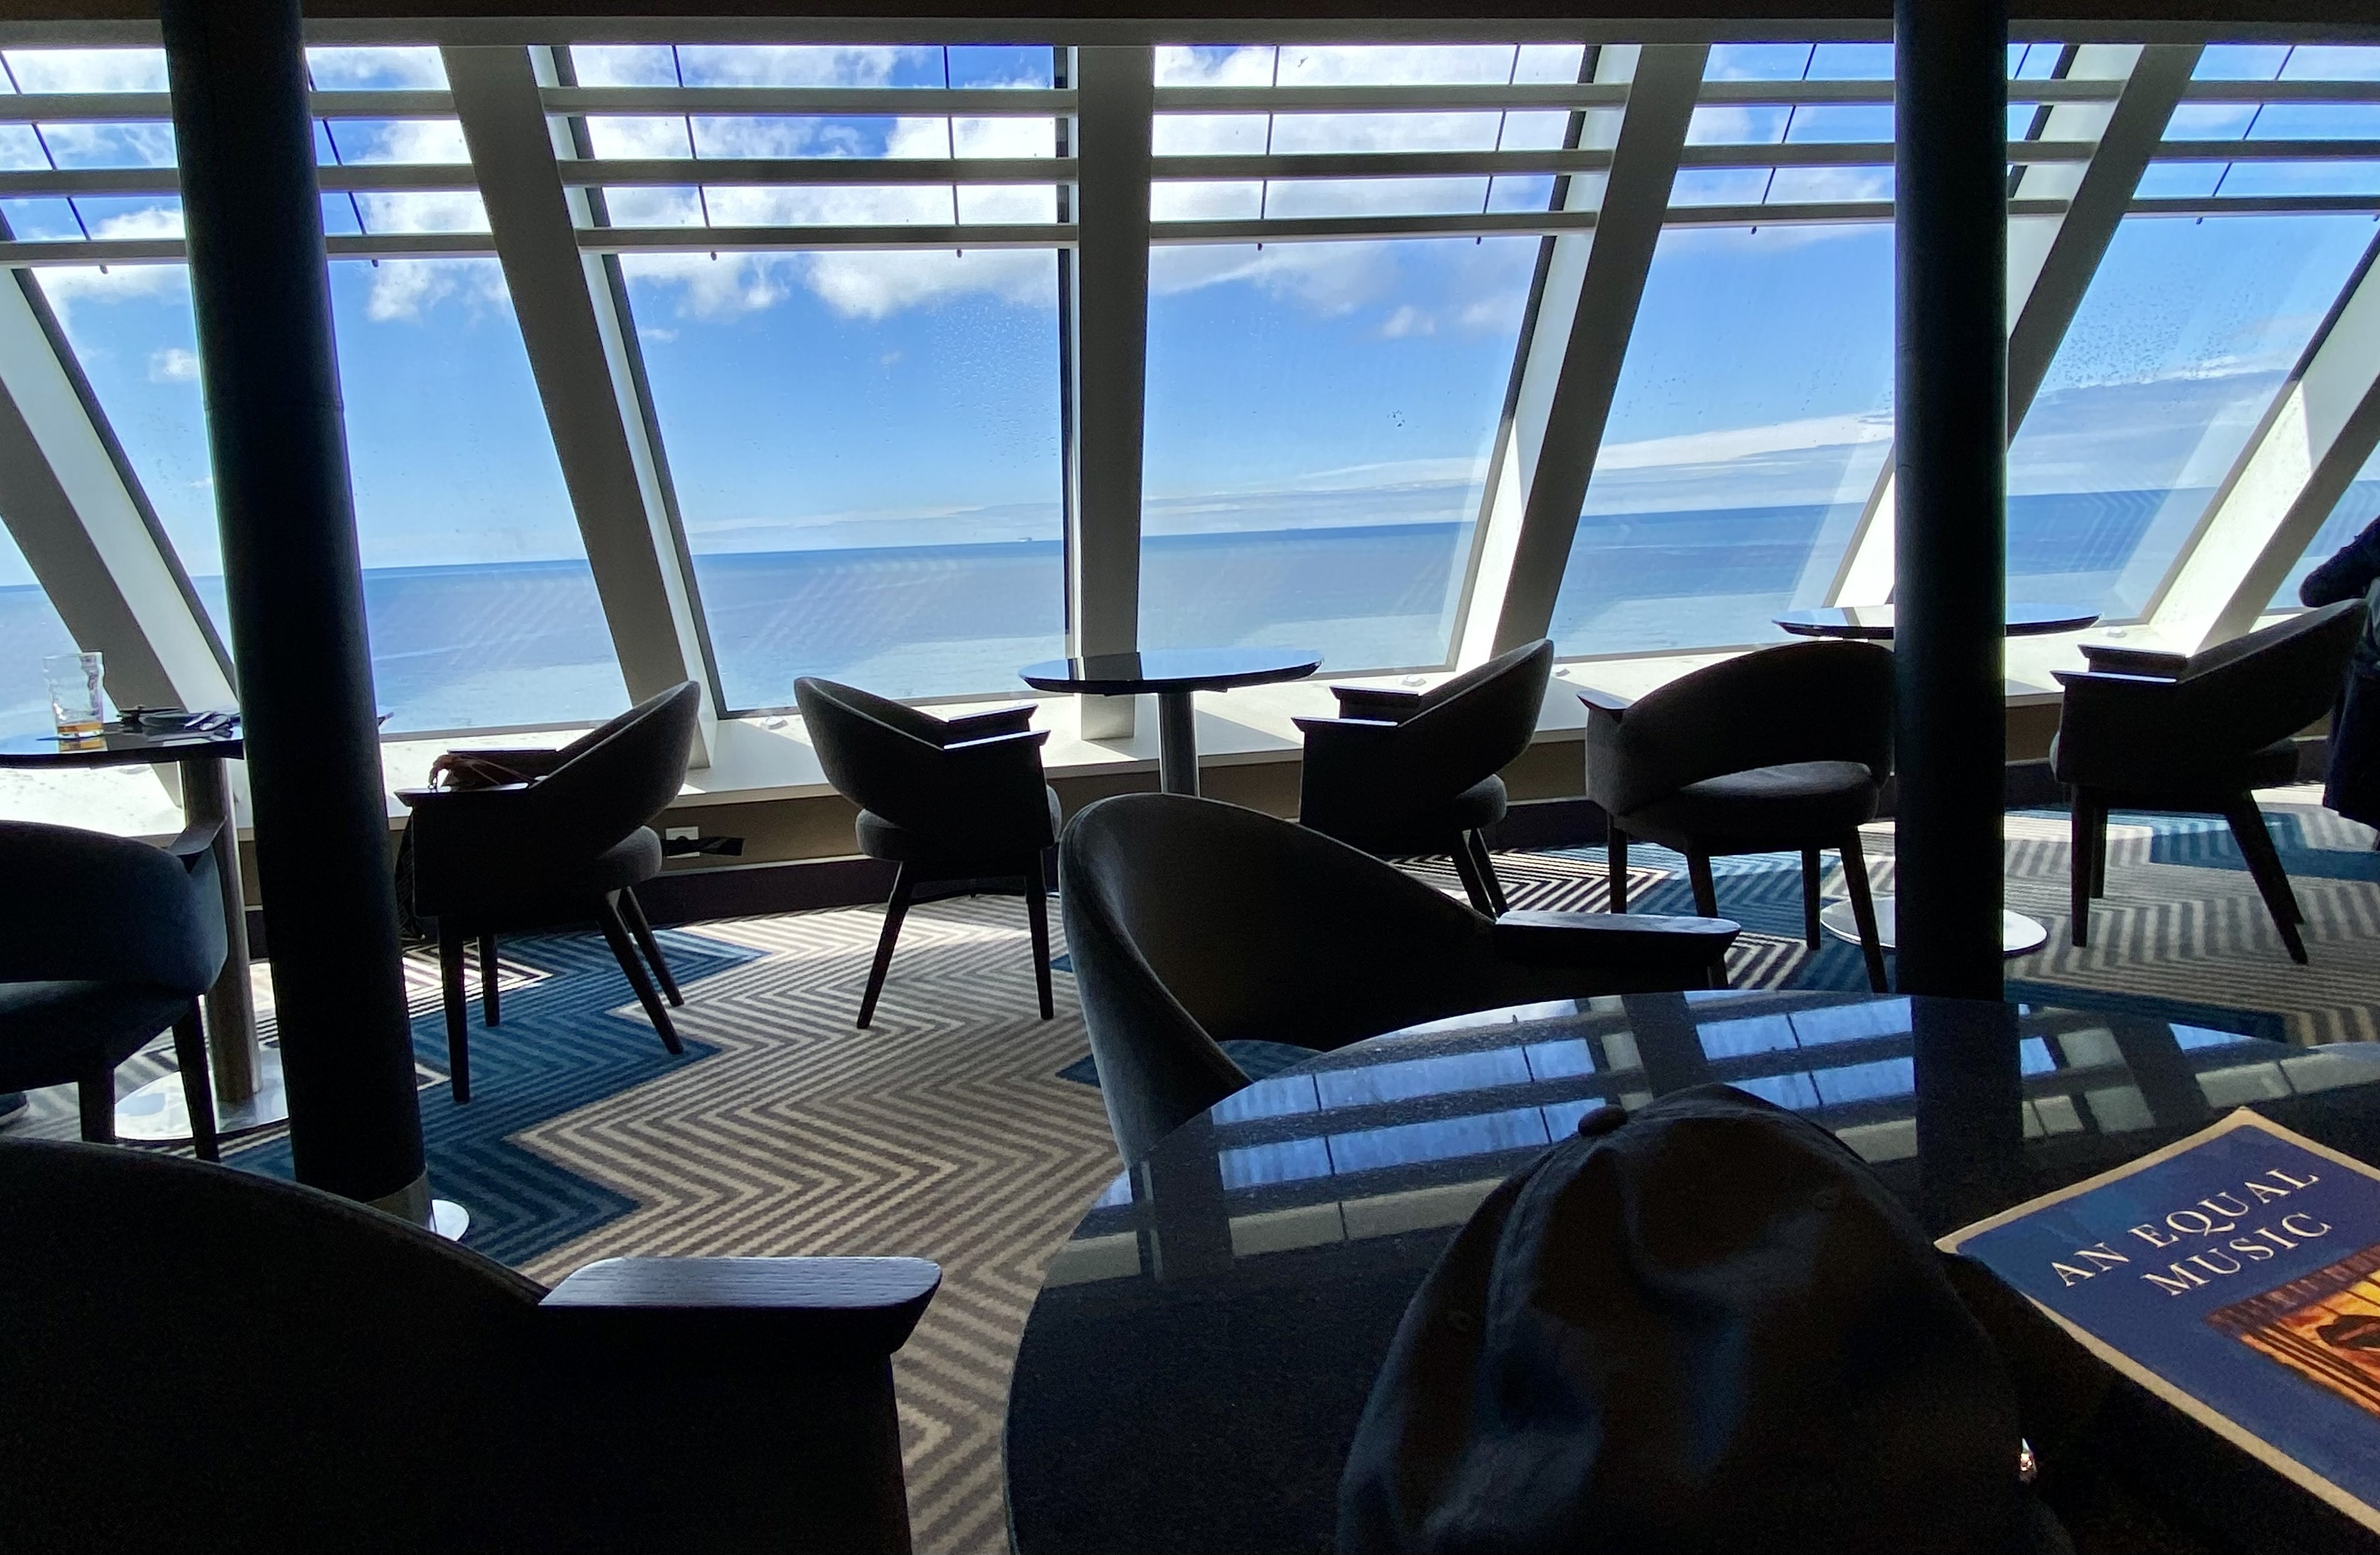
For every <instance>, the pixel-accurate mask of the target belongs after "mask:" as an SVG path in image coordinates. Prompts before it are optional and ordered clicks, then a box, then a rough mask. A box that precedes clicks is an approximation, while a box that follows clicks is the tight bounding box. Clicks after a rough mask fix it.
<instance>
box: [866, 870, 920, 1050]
mask: <svg viewBox="0 0 2380 1555" xmlns="http://www.w3.org/2000/svg"><path fill="white" fill-rule="evenodd" d="M916 894H917V866H915V865H914V864H903V865H902V866H901V869H900V873H898V874H895V875H893V876H892V899H891V900H889V901H887V902H886V903H885V904H884V932H883V933H882V934H879V935H877V936H876V962H875V964H874V965H873V966H871V967H869V968H868V992H867V993H865V994H861V995H860V999H859V1021H858V1024H859V1026H860V1028H861V1029H862V1030H863V1031H864V1030H866V1029H867V1026H868V1022H869V1021H870V1020H873V1019H875V1018H876V999H877V995H879V994H882V993H883V992H884V974H885V973H886V972H889V971H891V970H892V943H893V941H895V940H897V939H899V938H900V937H901V920H902V919H904V918H906V917H907V916H908V915H909V898H911V897H913V896H915V895H916Z"/></svg>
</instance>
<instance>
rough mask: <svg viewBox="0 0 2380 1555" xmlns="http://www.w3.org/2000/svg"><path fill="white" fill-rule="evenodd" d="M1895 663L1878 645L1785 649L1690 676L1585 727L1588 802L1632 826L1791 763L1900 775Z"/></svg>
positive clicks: (1879, 776) (1824, 642)
mask: <svg viewBox="0 0 2380 1555" xmlns="http://www.w3.org/2000/svg"><path fill="white" fill-rule="evenodd" d="M1892 713H1893V657H1892V651H1891V650H1890V649H1889V648H1886V647H1883V646H1880V645H1877V644H1875V643H1856V642H1840V641H1835V640H1831V639H1820V640H1814V641H1810V642H1803V643H1786V644H1782V645H1779V646H1777V647H1773V648H1762V649H1760V650H1759V651H1757V652H1755V653H1748V654H1742V655H1739V656H1737V657H1734V658H1730V659H1727V660H1724V661H1723V662H1721V663H1718V664H1714V665H1710V666H1708V667H1707V668H1706V669H1697V670H1695V671H1694V673H1692V674H1690V675H1682V676H1681V677H1679V678H1678V679H1677V680H1674V681H1670V683H1669V684H1668V685H1665V686H1663V687H1661V688H1660V689H1658V691H1654V692H1652V693H1648V694H1647V695H1645V696H1644V697H1642V698H1640V699H1639V700H1638V701H1636V702H1635V703H1633V704H1632V705H1630V706H1629V708H1628V711H1627V714H1626V716H1625V717H1622V718H1620V719H1618V720H1616V721H1615V720H1613V719H1609V718H1602V717H1590V718H1589V719H1588V720H1587V726H1586V790H1587V797H1588V798H1590V799H1592V800H1594V801H1595V802H1597V803H1598V804H1600V805H1602V806H1603V807H1604V808H1605V809H1606V810H1608V811H1609V812H1611V813H1612V814H1628V813H1630V812H1631V811H1634V810H1637V809H1640V808H1642V807H1643V806H1645V805H1646V804H1650V803H1652V802H1655V801H1657V800H1659V799H1663V798H1666V797H1667V796H1669V795H1670V794H1673V793H1675V792H1677V791H1678V790H1680V789H1682V788H1684V787H1685V786H1686V785H1687V784H1689V783H1699V782H1701V781H1702V780H1703V779H1705V778H1718V777H1723V776H1725V775H1726V774H1728V773H1730V772H1745V771H1749V770H1751V769H1753V768H1755V767H1761V766H1782V765H1787V764H1788V763H1792V762H1805V761H1852V762H1858V763H1860V764H1861V765H1864V766H1866V767H1867V769H1868V770H1869V771H1870V772H1872V773H1874V774H1875V775H1876V781H1877V782H1879V783H1881V782H1883V781H1884V780H1885V778H1888V777H1889V776H1891V773H1892Z"/></svg>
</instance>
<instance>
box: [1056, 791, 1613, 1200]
mask: <svg viewBox="0 0 2380 1555" xmlns="http://www.w3.org/2000/svg"><path fill="white" fill-rule="evenodd" d="M1058 878H1059V893H1060V895H1059V900H1060V903H1061V905H1062V907H1063V909H1064V911H1065V917H1066V943H1067V949H1068V951H1069V953H1070V954H1071V955H1072V956H1073V958H1074V965H1075V981H1076V984H1077V986H1078V987H1079V988H1080V990H1081V993H1082V1000H1083V1017H1084V1020H1085V1023H1086V1024H1087V1026H1088V1027H1089V1029H1090V1037H1091V1051H1092V1053H1093V1055H1095V1056H1096V1057H1097V1059H1098V1061H1099V1083H1100V1088H1101V1091H1103V1093H1104V1095H1105V1097H1106V1101H1107V1106H1108V1119H1109V1122H1110V1124H1111V1127H1113V1128H1114V1130H1115V1136H1116V1140H1117V1143H1118V1146H1119V1148H1120V1149H1122V1151H1123V1155H1124V1158H1125V1159H1126V1160H1127V1161H1130V1160H1134V1159H1136V1158H1137V1156H1138V1155H1139V1154H1140V1153H1141V1152H1142V1151H1144V1150H1145V1149H1146V1148H1147V1146H1149V1145H1153V1144H1154V1143H1155V1142H1156V1141H1157V1140H1158V1139H1162V1138H1163V1137H1164V1136H1165V1134H1166V1133H1167V1132H1168V1131H1169V1130H1171V1129H1172V1127H1175V1126H1176V1125H1177V1124H1179V1123H1181V1122H1182V1121H1183V1119H1184V1118H1186V1117H1188V1116H1191V1115H1195V1114H1196V1113H1197V1112H1199V1111H1200V1110H1202V1109H1203V1108H1205V1107H1208V1106H1210V1105H1212V1104H1213V1103H1215V1102H1216V1101H1219V1100H1220V1099H1221V1098H1222V1097H1224V1096H1228V1095H1230V1094H1231V1093H1232V1092H1233V1091H1237V1090H1239V1089H1240V1088H1241V1087H1242V1086H1244V1085H1245V1084H1246V1083H1247V1077H1246V1076H1245V1074H1243V1073H1242V1072H1241V1071H1240V1069H1239V1067H1238V1066H1236V1065H1234V1064H1233V1062H1232V1061H1231V1059H1230V1058H1229V1057H1228V1056H1227V1055H1225V1054H1224V1053H1223V1052H1222V1050H1221V1049H1220V1048H1219V1047H1218V1046H1217V1045H1216V1043H1219V1042H1224V1041H1230V1040H1232V1039H1234V1038H1253V1039H1258V1040H1265V1041H1271V1042H1280V1043H1293V1044H1295V1045H1297V1046H1301V1047H1311V1048H1334V1047H1342V1046H1344V1045H1346V1044H1347V1043H1352V1042H1359V1041H1361V1040H1363V1039H1364V1038H1366V1037H1371V1036H1377V1035H1378V1034H1379V1033H1380V1032H1382V1031H1395V1030H1396V1029H1398V1028H1399V1027H1403V1026H1409V1025H1412V1024H1414V1023H1415V1022H1416V1021H1422V1020H1430V1019H1437V1018H1439V1017H1440V1016H1445V1015H1451V1014H1454V1013H1457V1012H1459V1011H1462V1010H1464V1009H1475V1008H1483V1007H1490V1006H1493V1005H1495V1004H1500V1003H1512V1002H1517V1001H1519V1000H1522V999H1526V998H1531V997H1554V996H1557V995H1558V994H1560V992H1562V988H1561V987H1560V986H1557V985H1556V984H1557V983H1559V982H1561V981H1562V980H1560V979H1559V978H1558V977H1556V976H1553V975H1549V976H1548V979H1547V985H1546V986H1545V987H1544V988H1542V989H1532V990H1529V991H1518V990H1516V989H1515V988H1514V987H1513V986H1512V985H1511V982H1510V979H1511V976H1512V974H1511V970H1510V969H1509V968H1505V967H1502V966H1500V964H1499V962H1498V960H1497V958H1496V955H1495V952H1494V949H1493V930H1492V925H1491V924H1490V923H1489V922H1488V920H1487V919H1486V918H1483V917H1481V916H1480V915H1479V914H1478V913H1476V912H1474V911H1472V910H1470V909H1469V908H1468V907H1465V906H1463V905H1462V904H1460V903H1458V902H1455V901H1452V900H1450V899H1449V898H1446V897H1445V896H1443V895H1441V894H1440V893H1439V892H1438V891H1436V890H1433V889H1432V888H1430V887H1429V886H1425V885H1423V884H1422V883H1421V882H1420V881H1418V880H1415V879H1414V878H1413V877H1412V876H1410V875H1408V874H1404V873H1403V871H1401V870H1398V869H1396V868H1394V867H1392V866H1390V865H1389V864H1385V863H1382V862H1380V861H1379V860H1378V859H1375V858H1373V857H1372V856H1371V855H1370V854H1368V853H1364V852H1361V851H1358V850H1355V849H1354V848H1351V847H1349V846H1347V845H1346V844H1345V843H1342V842H1340V841H1337V840H1335V839H1333V838H1329V837H1325V836H1323V835H1322V834H1320V833H1318V832H1316V831H1312V830H1309V829H1307V828H1306V827H1304V826H1293V825H1291V824H1290V823H1289V822H1286V821H1279V820H1275V819H1274V818H1273V817H1271V816H1269V815H1264V814H1258V813H1257V812H1256V811H1253V810H1244V809H1241V808H1240V807H1239V806H1237V805H1231V804H1223V803H1220V802H1216V801H1213V800H1202V799H1192V798H1189V797H1186V796H1183V795H1174V794H1126V795H1121V796H1119V797H1116V798H1113V799H1105V800H1101V801H1099V802H1097V803H1095V804H1092V805H1089V806H1087V808H1085V809H1084V810H1083V811H1082V813H1081V814H1078V815H1076V816H1075V819H1074V821H1073V822H1072V823H1070V824H1069V825H1068V826H1067V827H1066V835H1065V836H1064V838H1062V839H1061V840H1060V842H1059V845H1058ZM1569 982H1572V983H1573V984H1574V982H1575V979H1574V978H1573V979H1571V980H1569Z"/></svg>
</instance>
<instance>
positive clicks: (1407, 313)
mask: <svg viewBox="0 0 2380 1555" xmlns="http://www.w3.org/2000/svg"><path fill="white" fill-rule="evenodd" d="M1437 332H1438V320H1437V319H1434V318H1432V317H1431V316H1430V315H1428V314H1427V313H1424V312H1423V311H1422V310H1421V309H1420V308H1418V307H1415V306H1414V305H1413V304H1411V303H1406V304H1404V305H1403V307H1399V308H1398V309H1397V310H1396V311H1395V312H1394V313H1391V314H1390V315H1389V317H1388V319H1386V320H1385V321H1384V322H1383V323H1382V324H1381V325H1380V333H1381V334H1382V335H1384V336H1386V337H1387V338H1388V339H1390V340H1401V339H1403V338H1404V337H1405V336H1407V335H1434V334H1436V333H1437Z"/></svg>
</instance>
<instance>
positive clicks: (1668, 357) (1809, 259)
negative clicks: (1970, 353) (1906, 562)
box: [1553, 223, 1892, 655]
mask: <svg viewBox="0 0 2380 1555" xmlns="http://www.w3.org/2000/svg"><path fill="white" fill-rule="evenodd" d="M1891 436H1892V229H1891V228H1890V227H1889V226H1886V225H1883V224H1880V223H1875V224H1864V225H1843V226H1832V227H1822V226H1780V227H1762V228H1759V229H1757V230H1746V229H1743V228H1739V227H1730V228H1691V227H1680V228H1672V229H1670V231H1667V232H1665V233H1663V234H1662V235H1661V240H1660V246H1659V247H1658V249H1657V250H1656V251H1655V255H1654V259H1653V268H1652V272H1651V274H1650V276H1649V277H1648V278H1647V280H1646V283H1645V297H1644V302H1643V304H1642V305H1641V307H1639V308H1638V310H1637V315H1636V327H1635V332H1634V333H1633V336H1632V337H1631V338H1630V341H1629V344H1628V354H1627V357H1626V360H1625V362H1624V363H1623V365H1622V366H1621V372H1620V382H1619V386H1618V388H1617V390H1616V391H1615V392H1614V396H1613V400H1612V406H1611V416H1610V420H1609V424H1608V425H1607V427H1606V428H1605V431H1604V436H1603V444H1602V449H1601V452H1600V453H1599V455H1598V456H1597V461H1596V470H1595V476H1594V478H1593V480H1592V481H1591V482H1590V484H1589V485H1588V487H1587V492H1586V502H1585V511H1584V512H1583V513H1582V515H1581V516H1580V519H1579V525H1578V533H1577V537H1576V538H1575V540H1574V541H1573V544H1572V547H1571V554H1570V562H1569V566H1568V568H1567V569H1566V570H1565V572H1564V573H1563V577H1562V586H1561V592H1560V596H1559V597H1558V598H1557V600H1556V602H1555V605H1554V614H1553V638H1554V642H1555V644H1556V645H1557V646H1558V647H1559V648H1560V651H1561V652H1562V653H1563V654H1565V655H1586V654H1610V653H1627V652H1642V651H1645V650H1652V649H1668V648H1682V647H1695V646H1715V645H1729V644H1737V643H1755V642H1763V641H1767V640H1769V639H1771V638H1774V637H1775V636H1776V635H1777V629H1776V627H1775V625H1774V624H1773V622H1772V619H1771V618H1773V617H1774V616H1775V615H1776V614H1777V613H1778V612H1779V611H1780V610H1784V609H1791V608H1792V607H1794V606H1797V605H1815V604H1818V603H1821V602H1822V600H1823V597H1824V595H1825V593H1826V591H1827V589H1828V586H1829V585H1831V584H1832V582H1833V579H1834V573H1835V569H1836V567H1837V565H1838V564H1839V562H1840V560H1841V556H1842V550H1843V547H1844V545H1845V544H1846V543H1847V542H1848V540H1849V538H1850V536H1851V533H1852V529H1853V528H1854V527H1855V526H1856V524H1858V521H1859V516H1860V513H1861V512H1863V511H1864V508H1865V506H1866V503H1867V501H1868V499H1869V497H1870V495H1871V493H1872V492H1873V491H1874V489H1875V486H1876V477H1877V475H1878V474H1879V473H1880V472H1881V470H1882V469H1883V465H1884V458H1885V454H1886V452H1887V451H1888V448H1889V446H1890V439H1891Z"/></svg>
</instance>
